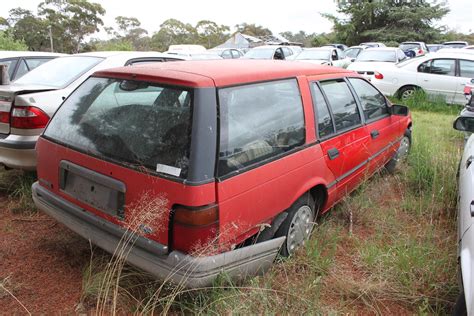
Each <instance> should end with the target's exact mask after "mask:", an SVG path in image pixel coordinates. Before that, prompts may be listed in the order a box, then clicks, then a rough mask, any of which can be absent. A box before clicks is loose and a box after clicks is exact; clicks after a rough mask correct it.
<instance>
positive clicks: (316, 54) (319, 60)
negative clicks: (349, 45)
mask: <svg viewBox="0 0 474 316" xmlns="http://www.w3.org/2000/svg"><path fill="white" fill-rule="evenodd" d="M293 60H297V61H306V62H309V63H313V64H318V65H329V66H336V67H342V68H346V67H347V65H348V64H349V63H350V60H349V59H346V58H345V55H344V52H343V51H342V50H340V49H338V48H334V47H330V46H326V47H317V48H307V49H304V50H303V51H302V52H301V53H299V54H298V55H296V56H295V57H294V58H293Z"/></svg>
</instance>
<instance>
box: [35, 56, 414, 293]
mask: <svg viewBox="0 0 474 316" xmlns="http://www.w3.org/2000/svg"><path fill="white" fill-rule="evenodd" d="M411 125H412V122H411V118H410V115H409V113H408V108H407V107H404V106H400V105H392V104H391V103H390V102H389V101H388V100H387V99H386V98H385V97H384V96H383V95H382V94H381V93H380V92H379V91H378V90H377V89H376V88H374V87H373V86H372V85H371V84H370V83H369V82H367V81H365V80H364V79H362V78H360V77H359V76H358V75H357V74H354V73H353V72H348V71H347V70H344V69H341V68H336V67H328V66H319V65H310V64H307V63H297V62H280V63H278V62H274V61H254V60H242V59H239V60H223V61H221V62H218V63H216V62H212V61H195V62H176V63H162V64H160V65H158V64H155V65H147V67H141V66H138V67H128V68H116V69H112V70H104V71H100V72H97V73H96V74H95V75H93V76H92V77H90V78H89V79H87V80H86V81H85V82H84V83H83V84H82V85H81V86H80V87H79V88H78V89H77V90H76V91H74V93H73V94H72V95H71V96H70V97H69V98H68V99H67V100H66V101H65V102H64V103H63V105H62V106H61V107H60V108H59V110H58V111H57V112H56V114H55V115H54V117H53V119H52V120H51V122H50V124H49V125H48V127H47V128H46V130H45V132H44V134H43V135H42V136H41V137H40V139H39V140H38V144H37V152H38V170H37V172H38V182H36V183H35V184H34V185H33V188H32V189H33V199H34V202H35V204H36V205H37V206H38V208H39V209H41V210H42V211H44V212H45V213H47V214H49V215H50V216H52V217H54V218H55V219H57V220H58V221H60V222H62V223H64V224H65V225H66V226H68V227H69V228H70V229H71V230H73V231H75V232H76V233H78V234H79V235H81V236H83V237H84V238H86V239H88V240H89V241H90V242H92V243H94V244H96V245H98V246H99V247H101V248H103V249H105V250H107V251H108V252H111V253H114V252H115V250H116V248H117V246H118V245H119V244H120V242H121V241H123V240H124V237H123V235H124V234H128V233H132V234H134V235H135V237H136V238H135V237H133V238H131V239H132V240H133V242H132V243H131V244H130V245H129V246H130V247H128V246H126V247H127V256H126V260H127V261H128V262H129V263H131V264H133V265H136V266H138V267H139V268H141V269H144V270H146V271H148V272H149V273H151V274H152V275H155V276H156V277H158V278H160V279H165V280H172V281H174V282H176V283H179V284H182V285H186V286H188V287H204V286H209V285H211V284H212V282H213V280H214V279H215V278H216V277H217V275H219V274H221V273H222V272H224V273H225V274H226V275H227V276H230V277H236V278H241V277H245V276H247V275H252V274H254V273H256V272H257V271H262V270H265V269H267V268H268V267H269V266H270V265H271V264H272V262H273V260H274V258H275V256H276V255H277V253H278V252H279V251H280V253H281V254H282V255H284V256H289V255H292V254H294V253H295V251H296V250H297V249H298V247H300V246H302V245H303V244H304V243H305V241H306V240H307V239H308V238H309V236H310V234H311V231H312V228H313V222H314V220H315V218H316V217H317V216H318V214H320V213H325V212H327V211H328V210H329V209H330V208H331V207H332V206H333V205H334V204H335V203H337V202H338V201H340V200H341V199H343V198H344V197H345V196H346V195H347V194H348V193H349V192H351V191H352V190H354V189H355V188H356V187H357V186H358V185H359V184H360V183H364V182H365V180H366V179H367V175H371V174H373V173H375V172H376V171H377V170H379V169H380V168H383V167H384V166H386V167H387V168H393V167H394V166H395V164H396V163H397V162H398V161H399V158H400V157H401V156H404V155H406V154H407V153H408V150H409V148H410V143H411ZM156 199H158V202H154V201H156ZM256 201H258V203H257V202H256ZM143 203H146V205H147V206H148V207H146V208H144V207H140V206H141V205H144V204H143ZM134 205H135V206H136V207H134ZM150 205H151V206H155V208H153V209H152V210H150V207H149V206H150ZM147 212H148V213H147ZM135 219H140V220H135ZM134 220H135V222H136V224H133V223H134ZM127 236H128V235H127ZM45 238H48V236H45ZM122 246H123V245H122ZM45 251H47V250H45Z"/></svg>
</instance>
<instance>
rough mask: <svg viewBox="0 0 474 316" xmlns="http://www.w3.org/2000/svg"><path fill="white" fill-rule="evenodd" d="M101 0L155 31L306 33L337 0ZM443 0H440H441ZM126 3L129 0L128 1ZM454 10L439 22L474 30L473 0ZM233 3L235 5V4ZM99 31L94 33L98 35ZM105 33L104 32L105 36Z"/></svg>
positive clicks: (30, 5) (452, 0)
mask: <svg viewBox="0 0 474 316" xmlns="http://www.w3.org/2000/svg"><path fill="white" fill-rule="evenodd" d="M92 1H94V2H99V3H100V4H101V5H102V6H103V7H104V8H105V10H106V11H107V12H106V14H105V16H104V18H103V21H104V24H105V26H114V27H115V23H114V19H115V17H116V16H120V15H122V16H127V17H136V18H138V19H139V20H140V22H141V23H142V27H143V28H144V29H146V30H148V32H149V34H150V35H152V34H153V33H154V32H155V31H157V30H158V29H159V26H160V24H161V23H162V22H163V21H165V20H166V19H168V18H175V19H178V20H180V21H182V22H185V23H191V24H193V25H195V24H196V22H198V21H200V20H211V21H214V22H217V23H219V24H225V25H228V26H231V27H233V26H234V25H236V24H239V23H242V22H246V23H256V24H258V25H262V26H264V27H267V28H269V29H270V30H271V31H272V32H273V33H280V32H284V31H291V32H298V31H299V30H303V31H305V32H307V33H313V32H315V33H322V32H329V31H330V30H331V27H332V23H331V22H329V21H328V20H326V19H325V18H323V17H321V15H320V14H319V13H336V4H335V1H334V0H317V1H316V0H293V1H271V2H270V1H258V0H239V1H226V2H224V1H219V2H218V1H212V0H181V1H156V0H133V1H127V2H122V1H118V0H100V1H98V0H92ZM439 1H440V0H438V2H439ZM40 2H41V1H40V0H12V1H5V0H3V1H2V5H1V7H0V16H2V17H5V18H6V17H7V16H8V11H9V10H10V9H12V8H15V7H21V8H24V9H29V10H32V11H33V12H34V13H36V9H37V6H38V4H39V3H40ZM125 3H127V4H125ZM447 3H448V5H449V7H450V9H451V12H450V13H449V14H448V15H447V16H446V17H445V18H444V19H443V20H442V21H441V22H440V24H442V25H447V26H449V28H451V29H453V30H456V31H458V32H463V33H470V32H474V4H473V3H474V1H473V0H448V1H447ZM232 4H234V5H232ZM96 36H97V35H94V37H96ZM104 36H105V33H102V35H101V36H97V37H101V38H103V37H104Z"/></svg>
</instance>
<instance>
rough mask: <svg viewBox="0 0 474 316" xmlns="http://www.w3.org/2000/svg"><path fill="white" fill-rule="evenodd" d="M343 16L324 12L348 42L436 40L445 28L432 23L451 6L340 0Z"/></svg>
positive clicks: (339, 38)
mask: <svg viewBox="0 0 474 316" xmlns="http://www.w3.org/2000/svg"><path fill="white" fill-rule="evenodd" d="M338 6H339V9H338V11H339V13H340V14H342V15H344V16H346V17H347V19H343V20H340V19H339V18H338V17H336V16H334V15H330V14H324V15H323V16H325V17H327V18H328V19H330V20H331V21H333V22H334V31H335V32H336V34H337V36H336V40H337V41H339V42H343V43H346V44H348V45H356V44H359V43H361V42H368V41H379V42H389V41H393V42H398V43H399V42H403V41H407V40H411V41H425V42H431V41H435V40H436V39H437V38H438V37H439V34H440V32H441V30H442V28H436V27H435V26H434V25H433V22H434V21H437V20H439V19H441V18H442V17H443V16H445V15H446V14H447V13H448V12H449V9H448V8H446V7H445V5H444V4H443V3H434V4H431V3H430V2H428V0H417V1H404V0H364V1H338Z"/></svg>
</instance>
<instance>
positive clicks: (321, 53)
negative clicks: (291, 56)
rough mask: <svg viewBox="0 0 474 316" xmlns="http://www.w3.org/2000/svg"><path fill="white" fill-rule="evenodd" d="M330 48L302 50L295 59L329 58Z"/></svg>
mask: <svg viewBox="0 0 474 316" xmlns="http://www.w3.org/2000/svg"><path fill="white" fill-rule="evenodd" d="M330 54H331V51H330V50H304V51H302V52H301V53H300V54H299V55H298V56H296V58H295V59H297V60H311V59H316V60H329V56H330Z"/></svg>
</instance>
